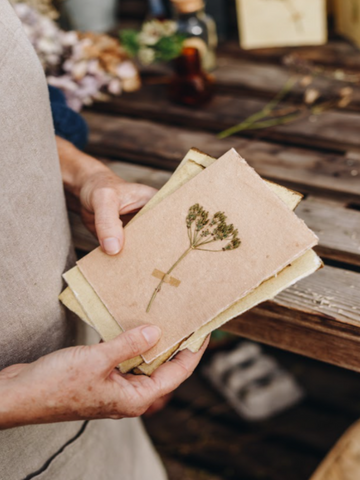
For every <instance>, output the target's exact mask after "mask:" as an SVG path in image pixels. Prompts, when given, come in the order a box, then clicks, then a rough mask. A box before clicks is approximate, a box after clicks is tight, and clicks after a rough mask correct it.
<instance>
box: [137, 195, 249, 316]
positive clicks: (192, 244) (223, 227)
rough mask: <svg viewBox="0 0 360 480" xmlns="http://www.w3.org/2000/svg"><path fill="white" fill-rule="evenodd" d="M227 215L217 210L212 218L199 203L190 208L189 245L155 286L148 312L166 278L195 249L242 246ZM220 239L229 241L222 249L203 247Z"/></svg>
mask: <svg viewBox="0 0 360 480" xmlns="http://www.w3.org/2000/svg"><path fill="white" fill-rule="evenodd" d="M226 218H227V217H226V215H225V214H224V212H216V213H215V214H214V215H213V217H212V218H211V219H209V212H207V211H206V210H204V208H203V207H201V206H200V205H199V204H198V203H196V204H195V205H193V206H192V207H190V208H189V211H188V215H187V217H186V228H187V234H188V238H189V247H188V248H187V249H186V250H185V252H184V253H183V254H182V255H181V256H180V257H179V258H178V259H177V260H176V262H175V263H174V264H173V265H172V266H171V267H170V268H169V270H168V271H167V272H166V274H165V275H164V276H163V278H162V279H161V280H160V282H159V284H158V286H157V287H156V288H155V290H154V292H153V294H152V296H151V298H150V301H149V303H148V306H147V308H146V312H147V313H148V312H149V311H150V309H151V306H152V304H153V302H154V300H155V298H156V295H157V294H158V293H159V292H160V290H161V287H162V285H163V283H164V282H165V278H166V276H167V275H170V274H171V273H172V271H173V270H174V269H175V268H176V267H177V266H178V265H179V263H180V262H182V260H184V258H185V257H186V256H187V255H188V254H189V253H190V252H191V251H193V250H201V251H203V252H225V251H228V250H235V249H236V248H238V247H240V244H241V241H240V239H239V238H238V233H239V232H238V230H237V229H236V228H235V227H234V225H233V224H230V225H228V224H227V223H226ZM218 241H221V242H222V241H226V242H227V243H226V244H225V245H224V246H223V247H222V248H221V249H217V250H214V249H210V248H202V247H205V246H207V245H211V244H212V243H215V242H218Z"/></svg>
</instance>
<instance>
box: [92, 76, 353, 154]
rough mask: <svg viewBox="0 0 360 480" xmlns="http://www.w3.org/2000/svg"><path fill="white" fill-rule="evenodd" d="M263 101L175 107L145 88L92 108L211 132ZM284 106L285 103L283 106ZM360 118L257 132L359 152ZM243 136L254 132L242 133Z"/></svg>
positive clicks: (330, 116)
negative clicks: (197, 107) (198, 106)
mask: <svg viewBox="0 0 360 480" xmlns="http://www.w3.org/2000/svg"><path fill="white" fill-rule="evenodd" d="M265 104H266V101H264V100H259V99H255V98H249V97H248V96H242V97H241V96H240V95H237V96H231V95H217V96H215V97H214V99H213V100H212V101H211V102H210V103H209V104H208V105H206V106H204V107H203V108H201V109H190V108H188V107H185V106H181V105H175V104H172V103H170V102H169V100H168V99H167V97H166V88H165V86H163V85H146V86H144V87H143V88H142V89H141V90H140V91H139V92H137V93H136V95H134V94H123V95H122V96H121V97H119V98H116V99H113V100H112V101H111V102H108V103H105V104H104V103H97V104H96V105H94V106H93V109H96V110H98V111H99V110H100V111H101V110H102V111H106V112H107V113H116V114H119V115H129V116H133V117H137V118H141V119H147V120H157V121H161V122H166V123H172V124H173V125H184V126H187V127H191V128H196V129H206V130H209V131H213V132H220V131H221V130H223V129H225V128H228V127H231V126H233V125H235V124H237V123H239V122H242V121H243V120H245V119H246V118H247V117H248V116H250V115H252V114H254V113H256V112H258V111H260V110H261V109H263V108H264V106H265ZM284 106H288V104H286V103H284ZM359 131H360V116H359V115H357V114H355V113H351V112H339V111H327V112H325V113H323V114H322V115H320V116H316V117H314V116H313V117H311V118H310V119H309V118H303V119H299V120H296V122H293V123H290V124H288V125H281V126H277V127H273V128H271V129H266V130H262V131H261V132H259V131H258V133H257V134H256V135H257V136H260V135H261V137H262V138H264V139H271V140H272V141H280V142H282V143H285V144H289V143H291V144H295V145H305V146H307V147H316V148H322V149H327V150H329V149H332V150H335V151H343V150H345V151H347V150H356V151H360V139H359ZM243 133H244V135H246V136H254V134H253V133H250V132H243Z"/></svg>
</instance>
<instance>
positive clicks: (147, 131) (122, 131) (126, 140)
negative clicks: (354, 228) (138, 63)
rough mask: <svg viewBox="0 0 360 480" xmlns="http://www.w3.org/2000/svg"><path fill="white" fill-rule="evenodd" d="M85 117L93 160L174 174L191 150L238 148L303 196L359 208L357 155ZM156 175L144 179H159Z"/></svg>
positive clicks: (116, 118) (270, 176) (105, 117)
mask: <svg viewBox="0 0 360 480" xmlns="http://www.w3.org/2000/svg"><path fill="white" fill-rule="evenodd" d="M84 117H85V119H86V121H87V122H88V124H89V128H90V132H91V133H90V144H89V152H90V153H92V154H94V155H98V156H108V157H112V158H114V159H121V160H128V161H132V162H138V163H141V164H144V165H151V166H153V167H159V168H162V169H166V170H174V169H175V168H176V167H177V166H178V164H179V162H180V160H181V159H182V158H183V156H184V154H185V152H187V151H188V150H189V149H190V148H191V147H194V146H196V147H197V148H199V149H200V150H203V151H205V152H207V153H209V154H210V155H212V156H214V157H219V156H220V155H222V154H223V153H224V152H225V151H227V150H229V149H230V148H232V147H234V148H235V149H236V150H237V151H238V152H239V153H240V154H241V155H242V156H243V157H244V158H245V159H246V160H247V161H248V162H249V163H250V165H251V166H253V167H254V168H255V169H256V170H257V172H258V173H259V174H260V175H262V176H263V177H266V178H268V179H271V180H273V181H275V182H279V183H281V184H284V185H286V186H288V187H291V188H294V189H295V190H299V191H301V192H302V193H309V192H310V193H316V194H319V193H321V194H322V195H324V194H327V195H331V197H334V196H341V197H343V198H346V199H348V200H349V201H353V202H359V203H360V155H358V154H357V153H356V155H355V154H353V155H348V156H346V155H341V154H334V153H325V152H319V151H314V150H309V149H305V148H295V147H292V146H286V145H275V144H272V143H268V142H263V141H257V140H249V139H245V138H240V137H231V138H226V139H223V140H220V139H218V138H217V137H216V136H215V135H214V134H213V133H208V132H204V131H198V130H194V129H190V128H185V127H176V126H171V125H166V126H165V125H163V124H160V123H156V122H151V121H148V120H135V119H131V118H126V117H123V116H111V115H105V114H100V113H94V112H85V114H84ZM124 168H125V167H124ZM154 172H155V171H154V170H152V173H151V174H150V171H148V172H147V173H146V174H144V176H143V178H145V177H146V178H148V175H150V176H151V177H153V176H154V175H158V174H155V173H154Z"/></svg>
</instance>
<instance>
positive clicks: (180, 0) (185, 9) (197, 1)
mask: <svg viewBox="0 0 360 480" xmlns="http://www.w3.org/2000/svg"><path fill="white" fill-rule="evenodd" d="M171 2H172V3H173V4H174V6H175V8H176V10H177V11H178V12H179V13H192V12H197V11H198V10H202V9H203V8H204V6H205V3H204V0H171Z"/></svg>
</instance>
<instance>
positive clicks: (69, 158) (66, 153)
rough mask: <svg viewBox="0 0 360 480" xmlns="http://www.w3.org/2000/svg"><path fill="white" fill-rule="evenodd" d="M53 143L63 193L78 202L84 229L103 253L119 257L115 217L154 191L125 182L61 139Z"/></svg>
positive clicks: (119, 232)
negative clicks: (63, 188)
mask: <svg viewBox="0 0 360 480" xmlns="http://www.w3.org/2000/svg"><path fill="white" fill-rule="evenodd" d="M56 143H57V148H58V153H59V158H60V165H61V171H62V176H63V182H64V186H65V190H66V191H68V192H69V193H71V194H72V195H74V196H75V197H77V198H78V200H79V202H80V205H81V216H82V219H83V222H84V224H85V226H86V227H87V228H88V229H89V230H90V231H91V232H93V233H95V234H96V235H97V237H98V239H99V242H100V245H101V247H102V249H103V250H104V251H105V252H106V253H108V254H109V255H115V254H117V253H119V251H120V250H121V248H122V246H123V244H124V233H123V228H122V222H121V220H120V218H119V215H125V214H128V213H132V212H135V211H137V210H139V209H140V208H142V207H143V206H144V205H145V204H146V203H147V202H148V201H149V200H150V198H151V197H152V196H153V195H154V194H155V193H156V190H155V189H154V188H151V187H148V186H145V185H140V184H137V183H128V182H125V181H124V180H122V179H121V178H120V177H118V176H117V175H116V174H115V173H113V172H112V171H111V170H110V169H109V168H108V167H107V166H106V165H104V164H103V163H102V162H100V161H99V160H96V159H95V158H93V157H91V156H89V155H87V154H85V153H83V152H81V151H80V150H78V149H77V148H76V147H75V146H74V145H72V143H70V142H68V141H67V140H64V139H63V138H60V137H56Z"/></svg>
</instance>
